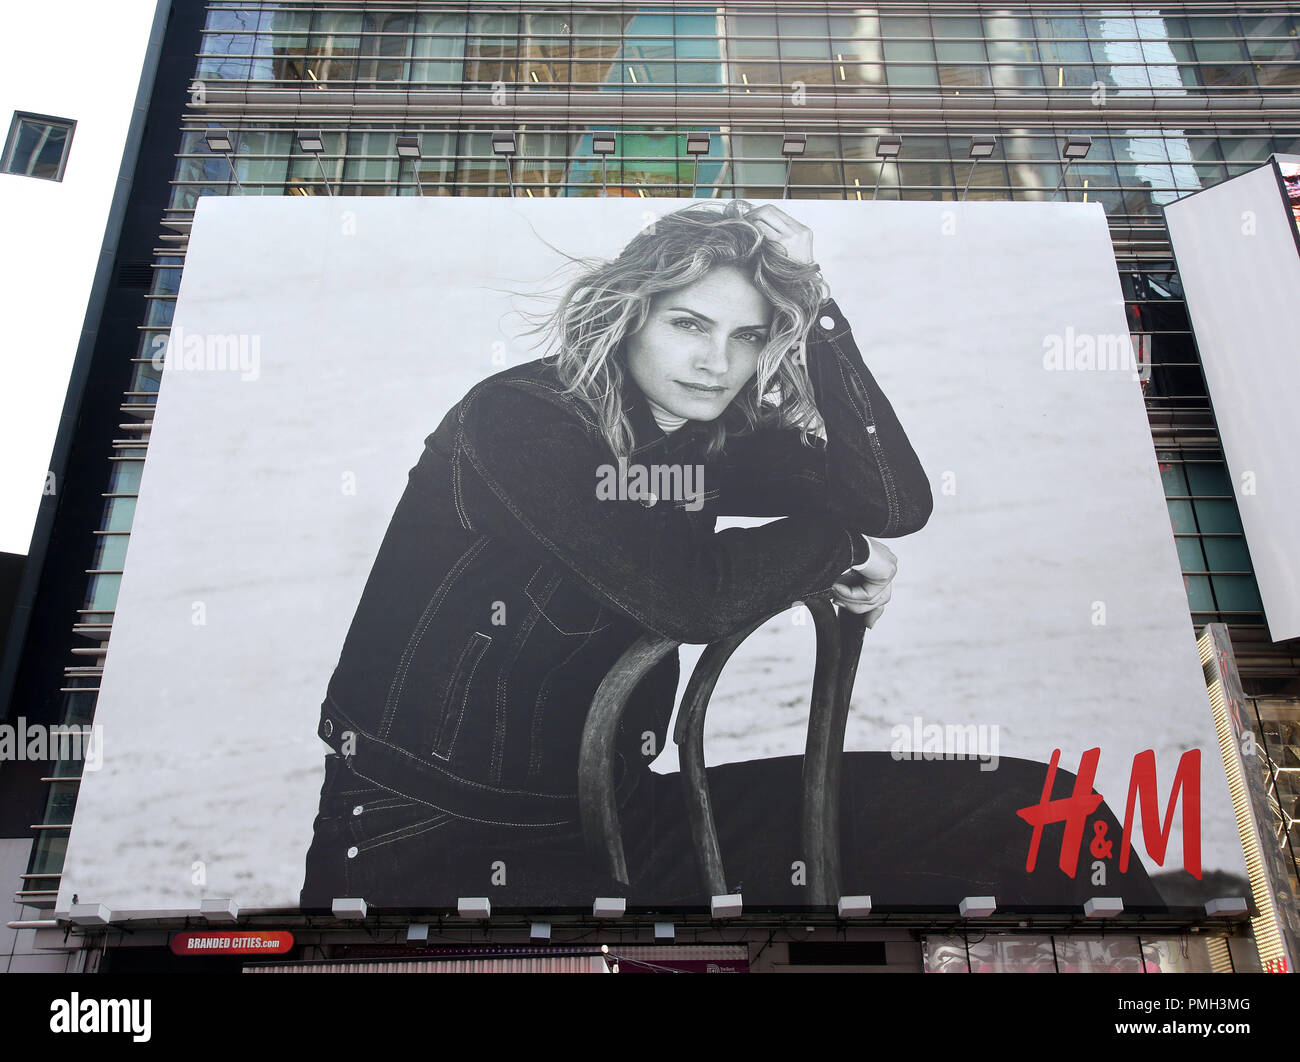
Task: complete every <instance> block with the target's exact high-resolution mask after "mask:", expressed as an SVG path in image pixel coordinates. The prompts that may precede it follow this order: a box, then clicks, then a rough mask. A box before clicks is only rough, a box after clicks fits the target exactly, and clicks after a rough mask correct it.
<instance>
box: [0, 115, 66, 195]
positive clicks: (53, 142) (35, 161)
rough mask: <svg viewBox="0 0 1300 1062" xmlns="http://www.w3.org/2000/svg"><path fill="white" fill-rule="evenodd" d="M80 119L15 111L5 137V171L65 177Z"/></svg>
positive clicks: (25, 174) (46, 176)
mask: <svg viewBox="0 0 1300 1062" xmlns="http://www.w3.org/2000/svg"><path fill="white" fill-rule="evenodd" d="M76 127H77V123H76V122H73V121H69V120H68V119H66V118H49V117H46V116H45V115H42V114H23V113H22V112H21V111H15V112H14V119H13V121H12V122H11V123H10V125H9V137H8V139H7V140H5V153H4V172H5V173H17V174H21V175H22V176H24V177H43V178H44V179H45V180H47V181H61V180H63V168H64V166H66V165H67V161H68V148H70V147H71V146H72V131H73V129H75V128H76Z"/></svg>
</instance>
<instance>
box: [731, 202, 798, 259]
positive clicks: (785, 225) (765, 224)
mask: <svg viewBox="0 0 1300 1062" xmlns="http://www.w3.org/2000/svg"><path fill="white" fill-rule="evenodd" d="M745 220H747V221H752V222H753V223H754V224H755V225H757V226H758V229H759V231H760V232H762V233H763V235H764V236H765V237H767V238H769V239H771V240H772V242H773V243H775V244H776V245H777V246H778V247H780V248H781V250H783V251H784V252H785V254H786V257H787V258H793V259H794V260H795V261H796V262H803V263H805V264H808V265H811V264H812V262H813V246H812V240H813V234H812V229H810V228H809V227H808V226H807V225H804V224H801V223H800V222H798V221H795V219H794V218H792V217H791V216H790V215H789V214H787V213H786V212H785V211H784V210H782V209H780V207H777V206H774V205H773V204H771V203H764V204H763V205H762V206H761V207H755V208H754V209H753V210H751V211H750V212H749V213H748V214H746V215H745Z"/></svg>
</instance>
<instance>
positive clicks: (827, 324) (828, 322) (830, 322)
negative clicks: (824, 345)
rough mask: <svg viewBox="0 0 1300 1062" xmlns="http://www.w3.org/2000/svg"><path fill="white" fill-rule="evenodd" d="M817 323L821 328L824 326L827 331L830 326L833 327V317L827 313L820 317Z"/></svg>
mask: <svg viewBox="0 0 1300 1062" xmlns="http://www.w3.org/2000/svg"><path fill="white" fill-rule="evenodd" d="M817 323H818V324H819V325H821V326H822V328H824V329H825V330H826V331H827V332H829V331H830V330H831V329H832V328H834V327H835V318H834V317H831V316H830V315H829V314H828V315H827V316H825V317H823V318H822V319H821V320H820V321H818V322H817Z"/></svg>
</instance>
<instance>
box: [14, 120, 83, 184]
mask: <svg viewBox="0 0 1300 1062" xmlns="http://www.w3.org/2000/svg"><path fill="white" fill-rule="evenodd" d="M25 121H30V122H39V123H41V124H44V125H51V126H60V127H62V128H64V129H66V130H67V136H66V137H65V138H64V140H63V153H62V155H61V156H60V157H59V168H58V172H57V173H55V174H54V176H53V177H45V176H42V175H41V174H38V173H22V172H20V171H18V170H14V169H11V168H10V167H11V165H12V163H13V156H14V152H15V151H16V150H17V147H18V133H19V129H20V128H21V127H22V123H23V122H25ZM76 132H77V121H76V119H75V118H59V117H56V116H55V115H52V114H36V113H34V112H32V111H14V114H13V117H12V118H11V119H10V120H9V132H8V135H7V136H6V137H5V146H4V154H3V155H0V173H7V174H12V175H13V176H14V177H31V178H34V179H36V180H39V181H59V182H62V180H63V175H64V173H66V172H67V168H68V156H69V155H71V154H72V138H73V137H74V136H75V135H76Z"/></svg>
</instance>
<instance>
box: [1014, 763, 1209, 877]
mask: <svg viewBox="0 0 1300 1062" xmlns="http://www.w3.org/2000/svg"><path fill="white" fill-rule="evenodd" d="M1100 759H1101V749H1088V751H1087V752H1085V753H1084V754H1083V756H1082V758H1081V759H1080V760H1079V773H1078V774H1077V775H1076V776H1075V779H1074V790H1073V792H1072V793H1071V794H1070V795H1069V796H1068V797H1061V798H1058V799H1055V800H1054V799H1052V786H1053V783H1054V782H1055V781H1056V766H1057V764H1058V763H1059V762H1060V760H1061V750H1060V749H1054V750H1053V752H1052V759H1051V762H1050V763H1049V764H1048V765H1047V778H1046V779H1045V780H1044V782H1043V796H1042V799H1041V800H1040V801H1039V802H1038V803H1037V804H1031V805H1030V806H1029V807H1027V808H1021V809H1020V810H1019V811H1017V812H1016V814H1017V815H1019V816H1020V817H1021V818H1022V819H1024V820H1025V821H1026V822H1027V823H1029V824H1030V825H1031V826H1032V827H1033V828H1034V832H1033V835H1032V836H1031V837H1030V840H1029V858H1028V859H1027V860H1026V861H1025V870H1027V871H1032V870H1033V869H1034V867H1035V866H1036V865H1037V863H1038V848H1039V845H1040V844H1041V843H1042V840H1043V827H1044V826H1046V825H1048V824H1049V823H1053V822H1063V823H1065V834H1064V836H1063V837H1062V839H1061V858H1060V867H1061V870H1063V871H1064V872H1065V873H1066V874H1067V875H1069V876H1070V877H1074V875H1075V872H1076V871H1077V870H1078V866H1079V848H1080V846H1081V845H1082V843H1083V831H1084V827H1085V826H1086V825H1087V822H1088V817H1089V816H1090V815H1092V813H1093V812H1094V811H1096V810H1097V807H1098V806H1099V805H1100V804H1101V795H1100V794H1098V793H1094V792H1093V791H1092V783H1093V780H1094V779H1095V778H1096V776H1097V763H1098V761H1099V760H1100ZM1179 796H1181V797H1182V799H1183V869H1184V870H1186V871H1187V872H1188V873H1189V874H1191V875H1192V876H1193V877H1195V878H1196V879H1197V880H1200V877H1201V750H1200V749H1189V750H1188V751H1187V752H1184V753H1183V755H1182V758H1181V759H1180V760H1179V761H1178V769H1177V771H1175V772H1174V783H1173V789H1172V790H1170V793H1169V804H1168V805H1167V807H1166V809H1165V816H1164V821H1163V822H1161V823H1160V824H1159V825H1157V821H1158V820H1159V816H1160V792H1159V788H1158V787H1157V785H1156V754H1155V750H1154V749H1148V750H1147V751H1146V752H1139V753H1138V754H1137V755H1136V756H1134V757H1133V772H1132V774H1131V775H1130V776H1129V783H1128V804H1127V806H1126V807H1125V810H1124V836H1123V837H1122V838H1121V839H1120V849H1119V870H1120V873H1121V874H1122V873H1124V872H1125V871H1127V870H1128V857H1129V848H1130V846H1131V841H1132V836H1133V810H1134V808H1135V807H1136V808H1137V809H1138V811H1139V812H1140V813H1141V815H1142V843H1143V845H1144V846H1145V847H1146V850H1147V855H1149V856H1150V857H1151V858H1152V859H1154V860H1155V862H1156V865H1157V866H1164V865H1165V849H1166V848H1168V846H1169V832H1170V828H1171V827H1172V826H1173V821H1174V809H1175V807H1176V806H1177V804H1178V798H1179ZM1107 828H1108V827H1107V824H1106V823H1105V822H1102V821H1098V822H1094V823H1093V826H1092V832H1093V837H1092V840H1091V841H1090V842H1089V845H1088V851H1089V852H1090V853H1091V854H1092V855H1093V857H1094V858H1096V859H1109V858H1111V856H1112V848H1113V845H1114V842H1113V841H1111V840H1109V839H1108V838H1107V837H1106V831H1107Z"/></svg>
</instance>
